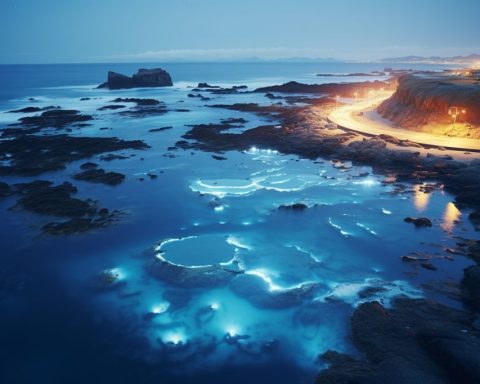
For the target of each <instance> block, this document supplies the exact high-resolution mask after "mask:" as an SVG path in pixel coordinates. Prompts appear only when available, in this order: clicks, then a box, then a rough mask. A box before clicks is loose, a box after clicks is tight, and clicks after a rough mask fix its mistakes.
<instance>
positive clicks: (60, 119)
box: [11, 109, 93, 129]
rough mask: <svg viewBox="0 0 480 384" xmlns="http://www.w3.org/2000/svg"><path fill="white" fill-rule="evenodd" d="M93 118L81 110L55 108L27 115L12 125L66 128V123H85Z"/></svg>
mask: <svg viewBox="0 0 480 384" xmlns="http://www.w3.org/2000/svg"><path fill="white" fill-rule="evenodd" d="M90 120H93V117H92V116H90V115H82V114H80V112H79V111H75V110H68V109H53V110H49V111H45V112H43V113H42V114H41V115H36V116H27V117H22V118H20V119H18V123H15V124H11V125H28V126H33V127H36V128H39V129H41V128H64V127H65V126H66V125H70V124H75V123H84V122H86V121H90Z"/></svg>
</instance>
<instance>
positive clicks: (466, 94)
mask: <svg viewBox="0 0 480 384" xmlns="http://www.w3.org/2000/svg"><path fill="white" fill-rule="evenodd" d="M452 107H458V108H459V110H460V111H462V110H465V113H460V115H459V116H458V117H457V122H458V123H459V124H461V125H463V126H462V127H461V129H457V131H458V132H455V134H456V135H458V136H473V137H480V84H479V82H478V81H475V80H471V79H465V78H459V77H453V78H451V77H447V76H436V77H430V76H419V75H404V76H401V77H400V78H399V79H398V88H397V90H396V92H395V93H394V94H393V95H392V97H390V98H389V99H387V100H385V101H384V102H383V103H382V104H380V106H379V107H378V109H377V111H378V113H379V114H380V115H381V116H383V117H384V118H386V119H388V120H390V121H392V122H393V123H394V124H395V125H396V126H398V127H402V128H407V129H421V130H424V129H425V128H426V127H424V126H426V125H434V124H437V125H438V124H443V125H445V126H444V129H445V130H451V128H452V127H451V125H452V124H451V123H452V117H451V116H450V115H449V109H450V108H452ZM462 123H463V124H462ZM438 133H442V132H438Z"/></svg>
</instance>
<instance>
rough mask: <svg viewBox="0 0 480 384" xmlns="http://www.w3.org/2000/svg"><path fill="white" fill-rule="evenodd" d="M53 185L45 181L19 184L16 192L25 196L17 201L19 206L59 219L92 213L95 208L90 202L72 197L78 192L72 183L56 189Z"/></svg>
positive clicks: (66, 183)
mask: <svg viewBox="0 0 480 384" xmlns="http://www.w3.org/2000/svg"><path fill="white" fill-rule="evenodd" d="M52 184H53V183H52V182H50V181H43V180H38V181H33V182H31V183H25V184H17V185H16V186H15V189H16V191H17V192H18V193H21V194H22V195H24V196H23V197H21V198H20V199H19V200H18V201H17V206H20V207H22V208H24V209H26V210H28V211H31V212H34V213H38V214H41V215H51V216H59V217H82V216H85V215H88V214H91V213H92V211H93V210H94V208H93V206H92V204H91V203H90V202H89V201H84V200H80V199H76V198H72V197H71V195H72V194H74V193H76V192H77V188H75V187H74V186H73V185H72V184H71V183H69V182H65V183H63V184H60V185H58V186H55V187H53V186H52Z"/></svg>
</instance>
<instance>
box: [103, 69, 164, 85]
mask: <svg viewBox="0 0 480 384" xmlns="http://www.w3.org/2000/svg"><path fill="white" fill-rule="evenodd" d="M172 85H173V83H172V78H171V77H170V75H169V74H168V72H166V71H165V70H163V69H161V68H156V69H143V68H142V69H139V70H138V72H137V73H136V74H134V75H133V76H132V77H129V76H125V75H122V74H120V73H116V72H112V71H109V72H108V79H107V81H106V82H105V83H103V84H101V85H99V86H98V88H108V89H128V88H142V87H170V86H172Z"/></svg>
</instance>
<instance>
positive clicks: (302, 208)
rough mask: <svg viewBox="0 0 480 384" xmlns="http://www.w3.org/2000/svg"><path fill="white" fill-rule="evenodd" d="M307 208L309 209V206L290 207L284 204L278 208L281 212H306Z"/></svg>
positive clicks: (296, 205) (297, 205) (292, 205)
mask: <svg viewBox="0 0 480 384" xmlns="http://www.w3.org/2000/svg"><path fill="white" fill-rule="evenodd" d="M307 208H308V205H306V204H303V203H293V204H290V205H287V204H282V205H280V206H279V207H278V209H279V210H284V211H304V210H305V209H307Z"/></svg>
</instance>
